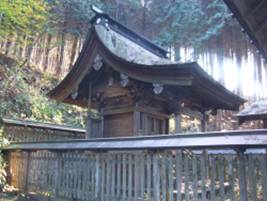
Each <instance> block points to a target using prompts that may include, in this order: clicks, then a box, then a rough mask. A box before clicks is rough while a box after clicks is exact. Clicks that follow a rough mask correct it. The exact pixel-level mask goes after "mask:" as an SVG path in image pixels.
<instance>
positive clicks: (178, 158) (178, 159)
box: [175, 150, 182, 201]
mask: <svg viewBox="0 0 267 201" xmlns="http://www.w3.org/2000/svg"><path fill="white" fill-rule="evenodd" d="M175 177H176V192H177V195H176V201H181V199H182V195H181V184H182V152H181V150H177V151H176V154H175Z"/></svg>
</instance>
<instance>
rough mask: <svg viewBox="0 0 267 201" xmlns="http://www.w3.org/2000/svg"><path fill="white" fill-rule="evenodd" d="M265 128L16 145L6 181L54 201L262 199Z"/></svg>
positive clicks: (266, 187)
mask: <svg viewBox="0 0 267 201" xmlns="http://www.w3.org/2000/svg"><path fill="white" fill-rule="evenodd" d="M266 148H267V130H255V131H242V132H241V131H239V132H225V133H223V132H222V133H206V134H192V135H174V136H157V137H138V138H121V139H96V140H75V141H60V142H59V141H56V142H38V143H31V142H28V143H17V144H11V145H8V146H6V147H4V148H3V151H4V153H5V155H6V156H7V159H8V161H9V172H10V182H11V184H12V185H13V186H15V187H17V188H19V189H21V190H22V191H25V192H35V193H39V194H42V195H46V196H50V197H51V198H54V200H60V199H62V200H88V201H91V200H92V201H96V200H97V201H98V200H99V201H110V200H113V201H117V200H118V201H119V200H121V201H133V200H134V201H137V200H151V201H152V200H153V201H180V200H186V201H191V200H195V201H197V200H202V201H203V200H212V201H215V200H216V201H217V200H220V201H224V200H231V201H236V200H241V201H248V200H252V201H256V200H263V201H266V200H267V155H266V151H265V149H266Z"/></svg>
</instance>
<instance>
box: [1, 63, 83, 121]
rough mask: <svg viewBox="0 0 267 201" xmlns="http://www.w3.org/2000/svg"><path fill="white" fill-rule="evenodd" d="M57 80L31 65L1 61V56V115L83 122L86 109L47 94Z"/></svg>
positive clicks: (39, 119) (40, 119)
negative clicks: (57, 101)
mask: <svg viewBox="0 0 267 201" xmlns="http://www.w3.org/2000/svg"><path fill="white" fill-rule="evenodd" d="M56 82H57V80H56V79H55V78H54V77H53V76H51V75H49V74H45V73H41V72H39V71H37V70H34V69H33V68H32V67H29V66H20V65H19V64H17V63H16V62H13V63H12V64H9V65H6V64H4V63H2V64H1V59H0V116H2V117H3V116H4V117H9V118H18V119H29V120H38V121H42V122H51V123H59V124H68V125H73V126H84V118H85V116H86V112H85V110H83V109H81V108H78V107H75V106H70V105H66V104H62V103H61V104H60V103H56V102H55V101H53V100H51V99H48V98H47V97H46V95H45V94H46V93H47V91H48V90H49V89H51V88H53V86H54V85H55V84H56Z"/></svg>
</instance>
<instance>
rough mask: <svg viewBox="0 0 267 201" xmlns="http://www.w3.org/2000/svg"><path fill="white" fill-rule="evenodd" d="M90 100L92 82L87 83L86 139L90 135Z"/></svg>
mask: <svg viewBox="0 0 267 201" xmlns="http://www.w3.org/2000/svg"><path fill="white" fill-rule="evenodd" d="M91 101H92V82H90V83H89V88H88V102H87V109H88V112H87V129H86V136H85V138H86V139H89V138H91V137H92V133H91V131H92V119H91V109H92V106H91Z"/></svg>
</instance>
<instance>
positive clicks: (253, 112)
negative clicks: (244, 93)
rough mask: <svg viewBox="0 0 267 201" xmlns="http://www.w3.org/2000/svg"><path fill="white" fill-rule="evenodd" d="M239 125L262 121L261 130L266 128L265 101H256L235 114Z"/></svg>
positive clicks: (266, 104) (266, 110) (266, 113)
mask: <svg viewBox="0 0 267 201" xmlns="http://www.w3.org/2000/svg"><path fill="white" fill-rule="evenodd" d="M237 117H238V120H239V124H242V123H244V122H246V121H255V120H262V123H263V124H262V126H263V128H267V101H266V100H265V101H263V100H262V101H256V102H254V103H252V104H251V105H249V106H247V107H246V108H245V109H243V110H242V111H240V112H239V113H238V114H237Z"/></svg>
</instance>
